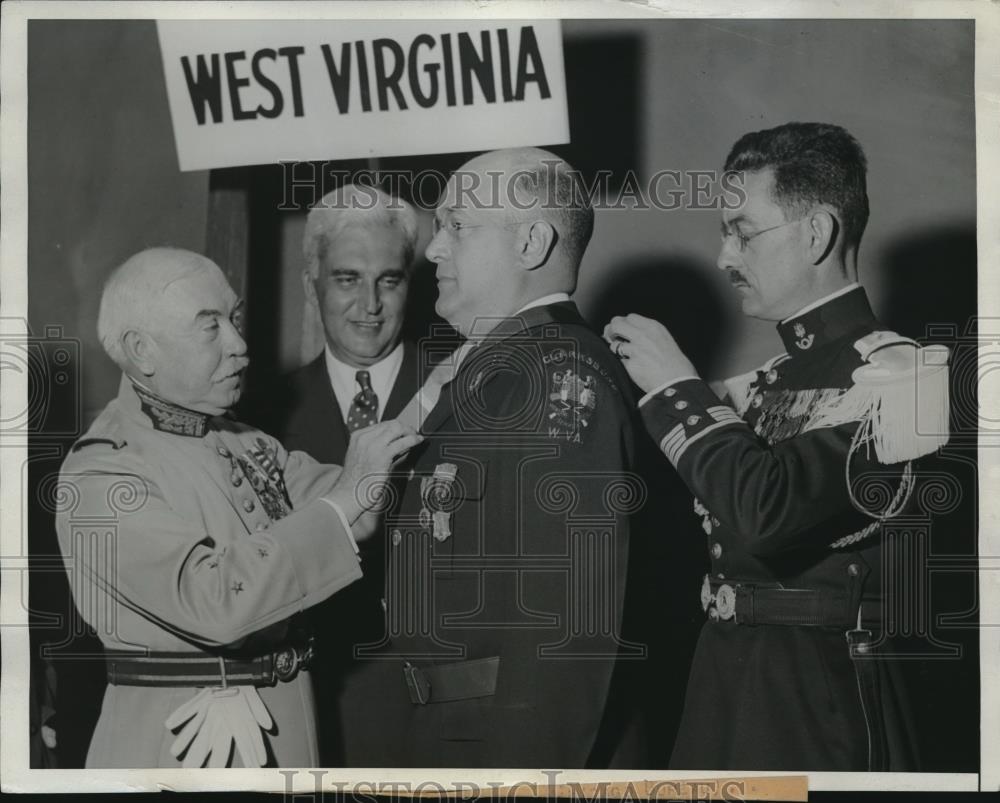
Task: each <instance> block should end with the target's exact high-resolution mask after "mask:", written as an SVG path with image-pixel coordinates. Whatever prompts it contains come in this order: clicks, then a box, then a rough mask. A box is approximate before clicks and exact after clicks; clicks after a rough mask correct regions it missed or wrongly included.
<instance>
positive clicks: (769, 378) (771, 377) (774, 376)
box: [764, 368, 778, 385]
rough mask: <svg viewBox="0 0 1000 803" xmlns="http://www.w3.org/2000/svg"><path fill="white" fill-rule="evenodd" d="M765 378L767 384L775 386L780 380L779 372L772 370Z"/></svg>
mask: <svg viewBox="0 0 1000 803" xmlns="http://www.w3.org/2000/svg"><path fill="white" fill-rule="evenodd" d="M764 378H765V379H766V380H767V384H769V385H773V384H774V383H775V382H776V381H777V379H778V372H777V371H775V370H774V369H773V368H772V369H771V370H770V371H768V372H767V376H766V377H764Z"/></svg>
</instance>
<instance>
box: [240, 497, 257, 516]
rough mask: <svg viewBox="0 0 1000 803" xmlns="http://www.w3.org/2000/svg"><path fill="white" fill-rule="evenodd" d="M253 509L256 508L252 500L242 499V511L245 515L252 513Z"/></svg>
mask: <svg viewBox="0 0 1000 803" xmlns="http://www.w3.org/2000/svg"><path fill="white" fill-rule="evenodd" d="M255 507H257V505H255V504H254V503H253V499H244V500H243V509H244V510H245V511H246V512H247V513H253V510H254V508H255Z"/></svg>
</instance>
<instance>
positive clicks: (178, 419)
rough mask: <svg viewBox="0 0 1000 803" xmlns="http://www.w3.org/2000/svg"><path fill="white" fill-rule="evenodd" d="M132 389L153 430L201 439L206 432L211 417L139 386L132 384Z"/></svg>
mask: <svg viewBox="0 0 1000 803" xmlns="http://www.w3.org/2000/svg"><path fill="white" fill-rule="evenodd" d="M132 387H133V388H134V389H135V395H136V396H138V397H139V405H140V406H141V407H142V411H143V413H145V414H146V417H147V418H148V419H149V420H150V422H151V423H152V425H153V429H156V430H159V431H160V432H169V433H171V434H173V435H186V436H187V437H189V438H202V437H204V435H205V433H206V432H207V431H208V420H209V419H210V418H211V416H209V415H206V414H205V413H199V412H198V411H196V410H189V409H188V408H187V407H181V406H180V405H178V404H174V403H173V402H168V401H167V400H166V399H161V398H160V397H159V396H156V395H154V394H152V393H150V392H149V391H148V390H146V389H145V388H144V387H142V386H141V385H137V384H135V383H133V384H132Z"/></svg>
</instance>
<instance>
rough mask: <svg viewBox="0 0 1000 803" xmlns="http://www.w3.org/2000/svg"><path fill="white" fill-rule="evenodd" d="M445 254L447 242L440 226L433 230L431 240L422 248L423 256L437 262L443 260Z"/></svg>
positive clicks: (446, 252)
mask: <svg viewBox="0 0 1000 803" xmlns="http://www.w3.org/2000/svg"><path fill="white" fill-rule="evenodd" d="M447 254H448V243H447V239H446V235H445V230H444V228H440V229H438V230H437V231H436V232H434V236H433V237H431V241H430V242H429V243H427V248H426V249H425V250H424V256H425V257H427V259H428V261H430V262H434V263H438V262H443V261H444V259H445V257H446V256H447Z"/></svg>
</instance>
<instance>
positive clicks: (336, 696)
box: [249, 343, 420, 767]
mask: <svg viewBox="0 0 1000 803" xmlns="http://www.w3.org/2000/svg"><path fill="white" fill-rule="evenodd" d="M419 387H420V376H419V365H418V364H417V348H416V346H415V345H414V344H412V343H404V345H403V361H402V364H401V365H400V367H399V373H398V374H397V376H396V382H395V384H394V385H393V388H392V392H391V393H390V395H389V398H388V399H379V410H380V413H381V419H382V420H383V421H386V420H390V419H392V418H395V417H396V416H397V415H398V414H399V413H400V411H401V410H402V409H403V407H405V406H406V404H407V402H409V400H410V399H411V398H413V396H414V394H415V393H416V392H417V390H418V389H419ZM269 395H270V398H269V399H268V403H267V404H261V403H260V400H258V404H257V405H256V406H254V405H253V400H250V402H251V403H250V407H251V411H250V412H249V415H250V416H251V418H250V420H251V421H253V423H255V424H259V425H260V427H261V428H262V429H264V430H266V431H267V432H270V433H271V434H272V435H274V436H275V437H277V438H278V439H280V440H281V442H282V443H283V444H284V445H285V448H286V449H288V450H289V451H294V450H301V451H303V452H306V453H307V454H309V455H311V456H312V457H314V458H315V459H316V460H319V461H320V462H321V463H335V464H337V465H342V464H343V462H344V455H345V454H346V452H347V443H348V441H349V440H350V434H349V433H348V431H347V426H346V425H345V423H344V420H343V416H342V415H341V413H340V405H339V404H338V400H337V397H336V395H335V394H334V392H333V387H332V386H331V384H330V375H329V373H328V372H327V369H326V356H325V352H324V353H321V354H320V355H319V357H317V358H316V359H315V360H313V361H312V362H310V363H308V364H307V365H304V366H303V367H302V368H299V369H298V370H296V371H293V372H292V373H290V374H289V375H288V376H287V377H286V378H285V379H284V380H283V381H282V382H281V383H280V385H279V386H277V387H275V388H274V389H272V391H271V393H270V394H269ZM384 546H385V542H384V540H383V539H378V538H374V539H371V540H370V541H367V542H365V543H364V544H363V545H362V546H361V556H362V566H363V568H364V572H365V574H364V577H363V578H362V579H361V580H360V581H358V582H357V583H354V584H352V585H351V586H349V587H348V588H346V589H344V590H343V591H342V592H340V593H339V594H335V595H334V596H332V597H330V598H329V599H327V600H325V601H324V602H322V603H321V604H319V605H317V606H315V607H313V608H311V609H310V610H309V611H308V612H306V614H305V618H306V620H307V621H308V623H309V625H310V626H311V629H312V631H313V633H314V634H315V635H316V639H317V642H316V657H315V659H314V661H313V665H312V676H313V683H314V686H315V689H316V702H317V708H318V711H319V719H320V722H319V733H320V758H321V763H322V766H324V767H330V766H332V767H336V766H347V767H384V766H389V763H388V762H389V761H390V756H391V754H392V751H391V749H390V744H391V743H392V737H393V734H391V733H388V732H387V730H386V728H385V725H384V722H383V720H384V717H383V715H382V714H381V713H380V710H381V709H380V706H381V703H382V698H381V696H380V695H379V693H378V689H379V688H381V687H382V686H383V685H384V683H385V681H384V680H383V677H382V675H383V672H384V671H385V667H384V666H383V665H382V664H378V663H374V664H373V663H360V662H358V661H356V660H355V658H354V650H355V647H357V646H358V645H362V644H366V643H371V642H377V641H378V640H379V638H380V637H381V635H382V632H383V629H384V621H385V620H384V611H383V609H382V603H381V599H382V596H383V586H384V577H383V574H382V570H383V568H384V565H385V564H384V558H385V549H384ZM395 679H396V678H394V680H395Z"/></svg>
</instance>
